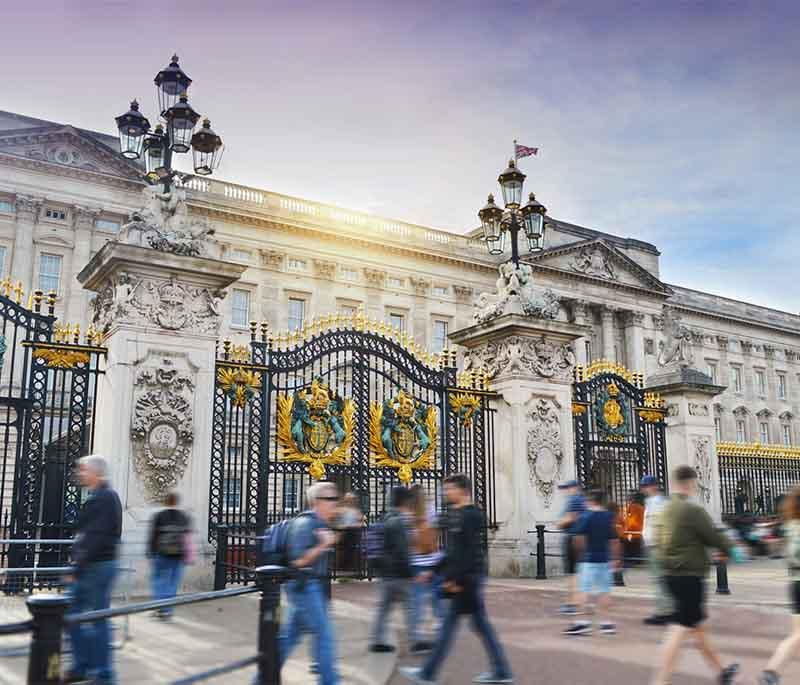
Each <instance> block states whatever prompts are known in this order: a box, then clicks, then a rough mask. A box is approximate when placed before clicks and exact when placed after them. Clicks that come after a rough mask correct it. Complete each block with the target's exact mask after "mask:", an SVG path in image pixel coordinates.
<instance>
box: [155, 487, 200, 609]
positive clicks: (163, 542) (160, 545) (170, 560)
mask: <svg viewBox="0 0 800 685" xmlns="http://www.w3.org/2000/svg"><path fill="white" fill-rule="evenodd" d="M191 531H192V525H191V521H190V520H189V517H188V516H187V515H186V514H185V513H184V512H183V511H181V510H180V509H178V494H177V493H175V492H170V493H169V494H168V495H167V496H166V497H165V498H164V509H162V510H161V511H159V512H158V513H157V514H156V515H155V516H154V517H153V521H152V524H151V526H150V539H149V544H148V556H149V557H150V559H151V560H152V571H151V586H152V590H153V599H172V598H173V597H174V596H175V595H176V594H178V587H179V586H180V584H181V578H182V577H183V571H184V568H185V566H186V561H187V558H188V556H189V545H190V541H189V539H188V538H189V536H190V535H191ZM156 616H157V617H158V618H162V619H169V618H170V617H171V616H172V607H165V608H163V609H158V610H157V611H156Z"/></svg>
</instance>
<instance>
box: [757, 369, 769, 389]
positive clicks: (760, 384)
mask: <svg viewBox="0 0 800 685" xmlns="http://www.w3.org/2000/svg"><path fill="white" fill-rule="evenodd" d="M756 390H757V391H758V394H759V395H766V394H767V377H766V375H765V374H764V372H763V371H761V370H758V371H756Z"/></svg>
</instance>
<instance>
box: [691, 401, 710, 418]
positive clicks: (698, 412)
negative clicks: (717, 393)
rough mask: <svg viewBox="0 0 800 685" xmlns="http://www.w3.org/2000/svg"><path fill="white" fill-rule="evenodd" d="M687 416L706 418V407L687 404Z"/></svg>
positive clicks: (704, 405) (694, 403) (693, 403)
mask: <svg viewBox="0 0 800 685" xmlns="http://www.w3.org/2000/svg"><path fill="white" fill-rule="evenodd" d="M689 414H690V415H691V416H708V405H707V404H698V403H696V402H689Z"/></svg>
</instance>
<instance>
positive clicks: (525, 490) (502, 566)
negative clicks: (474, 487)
mask: <svg viewBox="0 0 800 685" xmlns="http://www.w3.org/2000/svg"><path fill="white" fill-rule="evenodd" d="M588 332H589V327H588V326H581V325H577V324H573V323H566V322H563V321H557V320H547V319H536V318H533V317H529V316H524V315H519V314H515V313H511V314H505V315H503V316H499V317H497V318H494V319H491V320H490V321H488V322H486V323H482V324H477V325H474V326H470V327H469V328H465V329H462V330H460V331H456V332H455V333H453V334H452V335H451V336H450V339H451V340H452V341H453V342H454V343H456V344H458V345H461V346H463V347H465V348H466V352H465V360H466V361H465V366H466V368H479V367H483V368H484V369H486V371H487V372H488V374H489V377H490V379H491V387H492V390H493V391H495V392H496V393H497V394H498V396H499V397H498V398H497V399H496V400H495V402H494V405H495V407H496V409H497V416H496V418H495V426H494V430H495V433H494V438H495V454H496V458H495V471H496V473H495V482H496V486H495V487H496V494H495V498H496V502H497V518H498V524H499V527H498V529H497V531H496V532H495V533H493V534H492V536H491V538H490V548H491V549H490V555H489V559H490V571H491V573H492V574H493V575H501V576H532V575H534V574H535V562H534V558H533V557H532V556H531V553H532V552H533V550H534V548H535V538H534V536H533V535H530V534H529V533H528V531H529V530H533V529H534V526H535V525H536V524H537V523H545V524H551V523H553V522H554V521H555V520H556V519H557V518H558V513H559V509H560V507H561V502H560V501H559V498H558V496H557V492H556V486H557V484H558V482H559V481H561V480H564V479H567V478H573V477H574V476H575V459H574V439H573V430H572V388H571V386H572V381H573V374H574V368H575V354H574V352H573V350H572V342H573V341H575V340H577V339H578V338H580V337H583V336H585V335H587V333H588Z"/></svg>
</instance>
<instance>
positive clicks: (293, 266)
mask: <svg viewBox="0 0 800 685" xmlns="http://www.w3.org/2000/svg"><path fill="white" fill-rule="evenodd" d="M286 268H287V269H289V271H305V270H306V260H305V259H297V257H289V258H288V259H287V260H286Z"/></svg>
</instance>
